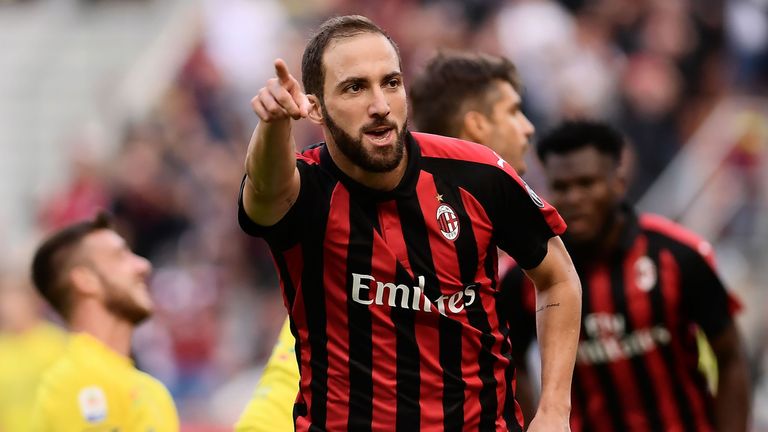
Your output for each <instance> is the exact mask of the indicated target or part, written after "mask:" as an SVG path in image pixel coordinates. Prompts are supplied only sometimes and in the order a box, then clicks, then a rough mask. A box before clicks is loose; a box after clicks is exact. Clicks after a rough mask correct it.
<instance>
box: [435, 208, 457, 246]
mask: <svg viewBox="0 0 768 432" xmlns="http://www.w3.org/2000/svg"><path fill="white" fill-rule="evenodd" d="M437 224H438V225H439V226H440V232H441V233H442V234H443V237H445V238H447V239H448V240H451V241H453V240H456V237H458V236H459V218H458V216H456V212H455V211H453V209H452V208H451V206H449V205H448V204H440V207H438V208H437Z"/></svg>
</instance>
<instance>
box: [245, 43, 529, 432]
mask: <svg viewBox="0 0 768 432" xmlns="http://www.w3.org/2000/svg"><path fill="white" fill-rule="evenodd" d="M409 89H410V99H411V103H412V107H413V110H414V113H413V118H414V121H415V123H416V128H417V129H418V130H420V131H422V132H429V133H434V134H437V135H443V136H452V137H456V138H461V139H465V140H468V141H474V142H477V143H480V144H483V145H485V146H487V147H489V148H491V149H492V150H494V151H495V152H496V153H497V154H498V155H499V156H500V157H501V158H503V159H504V160H505V161H507V162H508V163H509V164H510V165H511V166H512V167H513V168H514V169H515V170H516V171H517V172H518V173H520V174H522V173H524V172H525V170H526V165H525V160H524V155H525V153H526V152H527V150H528V149H529V140H530V137H531V135H532V134H533V132H534V128H533V125H532V124H531V123H530V121H529V120H528V119H527V118H526V116H525V114H523V112H522V111H521V109H520V105H521V97H520V93H521V92H522V91H521V85H520V79H519V76H518V74H517V70H516V69H515V66H514V65H513V64H512V62H510V61H509V60H507V59H506V58H501V57H494V56H490V55H484V54H470V53H462V52H444V53H440V54H438V55H437V56H435V57H433V58H432V59H431V60H430V61H429V62H428V64H427V65H426V68H425V70H424V71H423V72H422V73H421V74H420V75H419V76H418V77H417V78H416V79H415V80H414V83H413V84H412V85H411V86H409ZM293 346H294V340H293V337H292V336H291V334H290V329H289V327H288V322H287V321H286V324H285V326H284V328H283V330H282V331H281V333H280V337H279V340H278V343H277V345H276V347H275V351H274V353H273V355H272V357H271V358H270V360H269V362H268V363H267V366H266V368H265V370H264V375H263V378H262V380H261V381H260V383H259V385H258V386H257V388H256V391H255V393H254V396H253V398H252V399H251V401H250V402H249V405H248V407H246V410H245V412H244V413H243V416H242V417H241V419H240V421H239V422H238V425H237V430H239V431H243V432H244V431H251V432H259V431H268V430H283V428H290V427H291V425H292V423H291V421H292V420H291V411H292V409H293V402H294V399H295V395H296V393H297V391H298V381H299V373H298V369H297V367H296V359H295V353H294V351H293ZM524 389H530V386H524ZM531 399H532V398H531V397H525V398H524V400H525V401H529V400H531ZM523 408H524V412H525V413H526V414H529V415H530V416H529V417H527V419H528V420H530V418H531V417H532V414H533V410H534V409H535V407H523Z"/></svg>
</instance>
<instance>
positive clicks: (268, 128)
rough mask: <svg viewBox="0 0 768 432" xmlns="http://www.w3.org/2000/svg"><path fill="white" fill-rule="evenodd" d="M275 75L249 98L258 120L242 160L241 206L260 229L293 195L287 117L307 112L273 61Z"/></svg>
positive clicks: (295, 182) (292, 82)
mask: <svg viewBox="0 0 768 432" xmlns="http://www.w3.org/2000/svg"><path fill="white" fill-rule="evenodd" d="M275 74H276V77H275V78H271V79H269V80H267V85H266V86H265V87H262V88H261V90H259V93H258V94H257V95H256V97H254V98H253V100H251V107H252V108H253V110H254V111H255V112H256V114H257V115H258V116H259V119H260V121H259V124H258V126H257V127H256V130H255V131H254V132H253V136H252V137H251V141H250V143H249V144H248V153H247V155H246V158H245V172H246V174H247V178H246V181H245V186H244V188H243V207H244V208H245V212H246V214H248V217H249V218H251V220H253V221H254V222H256V223H257V224H259V225H263V226H271V225H274V224H276V223H277V222H278V221H280V219H281V218H282V217H283V216H285V214H286V213H287V212H288V210H290V208H291V206H292V205H293V203H294V202H296V197H298V195H299V187H300V179H299V171H298V169H296V155H295V150H294V141H293V135H292V134H291V119H292V118H293V119H300V118H303V117H306V116H307V113H308V112H309V100H308V99H307V96H306V95H305V94H304V93H302V91H301V86H300V85H299V82H298V81H297V80H296V78H294V77H293V76H292V75H291V74H290V73H289V72H288V67H287V66H286V64H285V62H284V61H283V60H281V59H277V60H275Z"/></svg>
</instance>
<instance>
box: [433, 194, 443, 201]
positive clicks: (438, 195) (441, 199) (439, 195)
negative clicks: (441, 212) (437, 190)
mask: <svg viewBox="0 0 768 432" xmlns="http://www.w3.org/2000/svg"><path fill="white" fill-rule="evenodd" d="M435 199H436V200H438V201H440V202H443V194H437V195H435Z"/></svg>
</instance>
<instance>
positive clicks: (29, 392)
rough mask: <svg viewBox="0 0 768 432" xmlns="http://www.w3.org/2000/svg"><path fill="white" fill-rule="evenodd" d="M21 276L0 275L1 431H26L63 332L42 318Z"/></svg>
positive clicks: (61, 346) (58, 352) (63, 341)
mask: <svg viewBox="0 0 768 432" xmlns="http://www.w3.org/2000/svg"><path fill="white" fill-rule="evenodd" d="M42 309H43V308H42V307H41V304H40V300H39V299H38V297H37V296H36V295H35V292H34V290H33V288H32V287H31V286H30V285H29V283H24V282H23V281H22V279H21V277H14V276H13V275H10V274H6V275H3V276H0V389H2V390H0V431H3V432H5V431H28V430H29V429H30V427H31V426H32V417H33V416H32V410H33V406H34V403H35V394H36V392H37V387H38V384H39V383H40V379H41V378H42V375H43V372H44V371H45V370H46V369H47V368H48V367H50V365H51V364H52V363H53V362H54V361H55V360H56V359H58V358H59V357H60V356H61V354H62V352H63V350H64V346H65V344H66V341H67V338H66V332H64V331H63V330H62V329H60V328H59V327H57V326H55V325H54V324H52V323H49V322H48V321H45V320H44V319H43V317H42Z"/></svg>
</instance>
